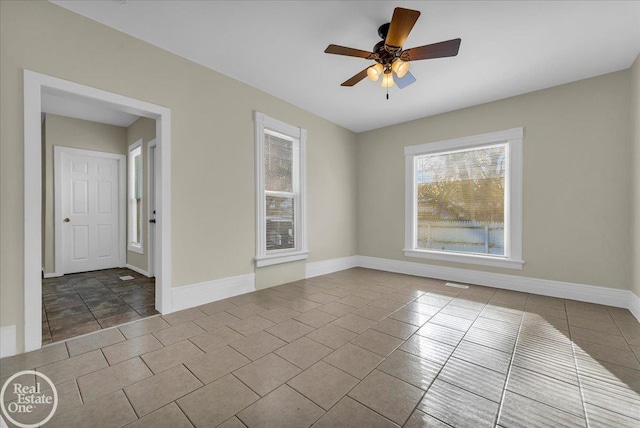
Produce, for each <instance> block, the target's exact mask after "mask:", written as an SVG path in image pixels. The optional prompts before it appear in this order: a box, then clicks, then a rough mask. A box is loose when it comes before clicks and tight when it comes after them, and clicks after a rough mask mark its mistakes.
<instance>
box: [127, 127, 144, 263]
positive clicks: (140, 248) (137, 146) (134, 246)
mask: <svg viewBox="0 0 640 428" xmlns="http://www.w3.org/2000/svg"><path fill="white" fill-rule="evenodd" d="M137 150H139V155H140V160H141V161H142V165H143V170H144V153H143V150H142V139H139V140H138V141H136V142H135V143H133V144H131V145H130V146H129V150H128V152H127V163H128V165H127V180H128V185H127V209H128V212H127V250H128V251H133V252H134V253H138V254H144V245H143V243H144V227H143V225H142V218H141V219H140V243H136V242H133V239H132V237H133V226H134V218H133V212H134V210H133V208H134V206H133V197H132V195H133V186H134V182H133V177H134V174H135V164H134V162H133V157H134V156H135V155H133V152H134V151H137ZM140 179H141V180H142V184H141V186H140V196H141V200H142V201H143V204H144V171H143V172H142V174H141V175H140ZM142 212H143V210H140V213H141V214H142Z"/></svg>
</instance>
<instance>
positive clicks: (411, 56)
mask: <svg viewBox="0 0 640 428" xmlns="http://www.w3.org/2000/svg"><path fill="white" fill-rule="evenodd" d="M461 41H462V40H461V39H453V40H447V41H446V42H440V43H434V44H431V45H425V46H418V47H416V48H410V49H407V50H405V51H404V52H402V55H400V58H401V59H402V60H403V61H418V60H421V59H431V58H444V57H448V56H456V55H458V50H459V49H460V42H461Z"/></svg>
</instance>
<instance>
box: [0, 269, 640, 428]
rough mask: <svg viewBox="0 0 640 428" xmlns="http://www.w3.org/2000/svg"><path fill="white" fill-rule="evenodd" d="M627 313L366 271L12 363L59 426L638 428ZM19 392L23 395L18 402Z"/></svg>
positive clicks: (4, 371) (10, 369)
mask: <svg viewBox="0 0 640 428" xmlns="http://www.w3.org/2000/svg"><path fill="white" fill-rule="evenodd" d="M639 358H640V324H639V323H638V321H637V320H636V319H635V318H634V317H633V316H632V315H631V313H630V312H629V311H627V310H623V309H617V308H612V307H607V306H601V305H593V304H588V303H581V302H576V301H570V300H563V299H556V298H550V297H542V296H537V295H529V294H525V293H518V292H512V291H505V290H498V289H493V288H488V287H478V286H470V287H469V288H468V289H459V288H451V287H449V286H445V285H444V282H443V281H438V280H431V279H425V278H418V277H412V276H406V275H399V274H392V273H385V272H379V271H374V270H366V269H351V270H347V271H342V272H337V273H334V274H330V275H325V276H322V277H317V278H312V279H309V280H305V281H299V282H295V283H291V284H286V285H282V286H278V287H274V288H270V289H266V290H262V291H257V292H254V293H250V294H245V295H241V296H237V297H233V298H230V299H226V300H222V301H218V302H214V303H209V304H206V305H202V306H199V307H197V308H193V309H188V310H184V311H181V312H177V313H173V314H170V315H167V316H156V317H152V318H147V319H144V320H141V321H136V322H133V323H129V324H126V325H123V326H120V327H119V328H113V329H107V330H103V331H101V332H97V333H93V334H90V335H87V336H84V337H80V338H76V339H72V340H69V341H66V342H63V343H58V344H55V343H54V344H52V345H49V346H46V347H44V348H43V349H42V350H40V351H34V352H31V353H27V354H22V355H18V356H14V357H9V358H6V359H4V360H2V361H0V377H1V378H2V381H3V382H4V381H6V379H7V377H8V376H10V375H11V374H13V373H15V372H16V371H18V370H23V369H34V368H35V369H37V370H38V371H40V372H42V373H45V374H46V375H48V376H49V377H50V378H51V379H52V380H53V381H54V382H55V383H56V385H57V389H58V394H59V397H60V404H59V407H58V411H57V412H56V415H55V416H54V418H53V419H52V420H51V421H50V422H49V423H48V424H47V427H65V428H68V427H81V426H82V427H88V426H91V427H121V426H128V427H191V426H196V427H215V426H223V427H226V428H229V427H243V426H247V427H250V428H254V427H277V428H282V427H307V426H311V425H313V426H314V427H396V426H404V427H419V426H429V427H445V426H454V427H474V428H476V427H485V426H487V427H494V426H501V427H533V426H549V427H559V426H568V427H587V426H589V427H606V426H610V427H632V426H633V427H639V426H640V361H639ZM8 399H11V398H8Z"/></svg>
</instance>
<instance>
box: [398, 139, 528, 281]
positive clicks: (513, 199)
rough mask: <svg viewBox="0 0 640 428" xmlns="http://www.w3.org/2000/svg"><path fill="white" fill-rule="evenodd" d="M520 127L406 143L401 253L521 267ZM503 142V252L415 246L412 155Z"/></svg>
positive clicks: (413, 158) (413, 168) (414, 190)
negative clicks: (494, 253)
mask: <svg viewBox="0 0 640 428" xmlns="http://www.w3.org/2000/svg"><path fill="white" fill-rule="evenodd" d="M523 136H524V132H523V128H521V127H520V128H512V129H508V130H505V131H499V132H492V133H489V134H481V135H474V136H471V137H463V138H456V139H452V140H445V141H438V142H435V143H427V144H420V145H417V146H407V147H405V148H404V154H405V244H404V245H405V246H404V255H405V256H407V257H419V258H425V259H433V260H440V261H447V262H459V263H470V264H476V265H484V266H494V267H502V268H509V269H522V265H523V264H524V261H523V259H522V164H523V157H522V151H523V148H522V146H523ZM505 143H506V145H507V153H508V160H509V161H508V162H507V167H506V171H505V218H504V223H505V228H504V230H505V237H504V238H505V242H504V255H503V256H500V255H483V254H465V253H459V252H450V251H439V250H426V249H418V248H417V245H416V242H417V241H416V231H417V224H416V223H417V219H416V217H417V216H416V215H415V213H416V209H417V206H416V205H417V204H416V198H415V195H416V182H415V163H416V162H415V159H416V157H418V156H422V155H426V154H438V153H445V152H449V151H453V150H462V149H471V148H477V147H483V146H490V145H494V144H505Z"/></svg>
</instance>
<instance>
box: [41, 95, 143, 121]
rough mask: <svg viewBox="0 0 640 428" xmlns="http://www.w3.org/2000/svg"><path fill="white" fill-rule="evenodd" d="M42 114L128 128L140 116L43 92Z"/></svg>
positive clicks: (69, 96)
mask: <svg viewBox="0 0 640 428" xmlns="http://www.w3.org/2000/svg"><path fill="white" fill-rule="evenodd" d="M41 100H42V101H41V102H42V107H41V110H42V113H51V114H57V115H58V116H67V117H73V118H76V119H82V120H89V121H91V122H98V123H106V124H107V125H114V126H121V127H124V128H126V127H128V126H129V125H131V124H132V123H133V122H135V121H136V120H138V119H139V116H136V115H134V114H129V113H125V112H124V111H122V110H118V109H117V108H114V107H111V106H109V105H107V104H105V103H101V102H100V101H98V100H93V99H89V98H75V97H73V96H72V95H69V94H61V93H55V94H54V93H51V92H42V98H41Z"/></svg>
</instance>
